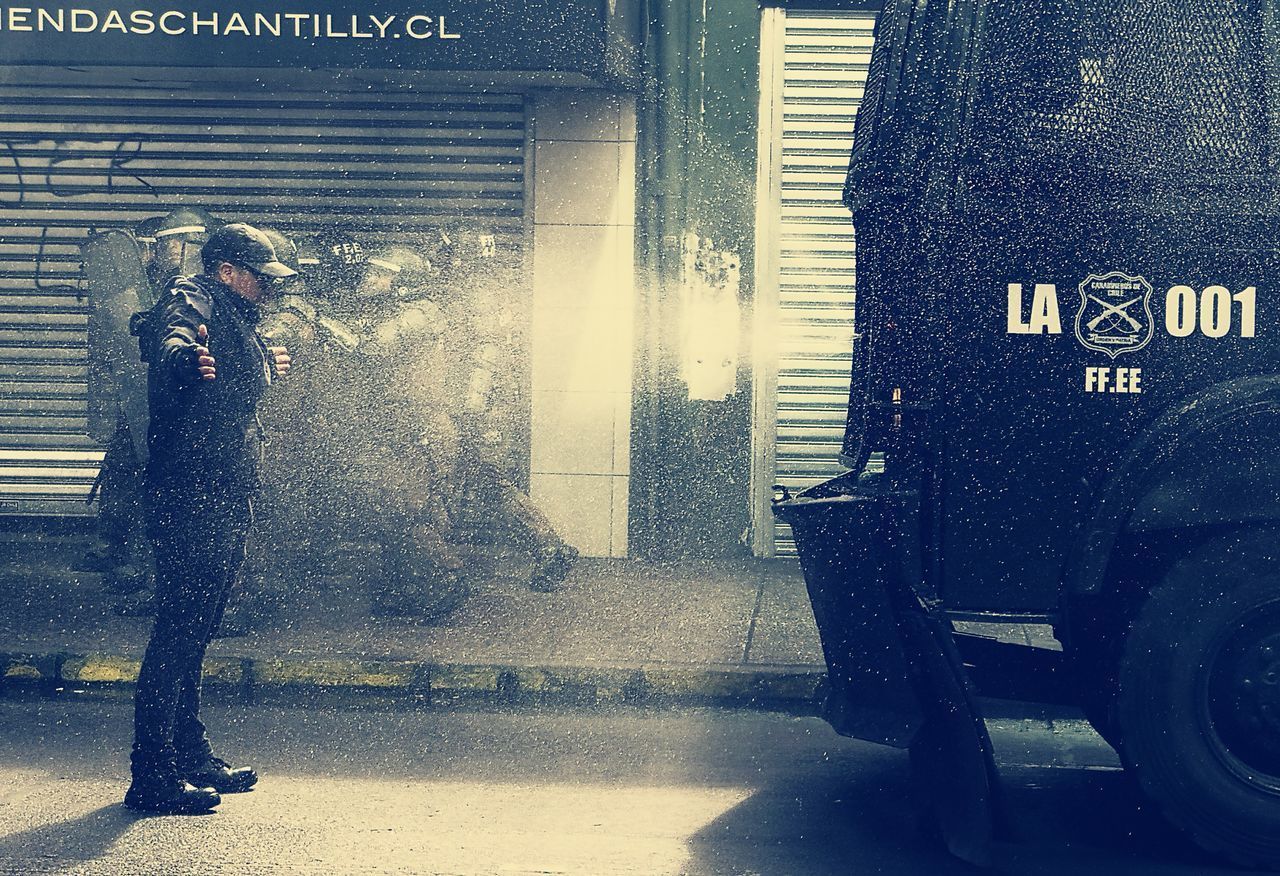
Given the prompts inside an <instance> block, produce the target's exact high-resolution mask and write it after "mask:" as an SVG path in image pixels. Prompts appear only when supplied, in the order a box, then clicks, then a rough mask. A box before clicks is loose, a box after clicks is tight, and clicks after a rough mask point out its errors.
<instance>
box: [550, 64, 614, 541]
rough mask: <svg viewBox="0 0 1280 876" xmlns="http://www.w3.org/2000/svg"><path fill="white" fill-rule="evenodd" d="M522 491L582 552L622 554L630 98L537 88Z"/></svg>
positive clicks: (588, 91) (593, 91)
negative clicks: (527, 450) (526, 479)
mask: <svg viewBox="0 0 1280 876" xmlns="http://www.w3.org/2000/svg"><path fill="white" fill-rule="evenodd" d="M532 136H533V149H532V156H533V167H532V173H533V180H534V185H533V191H534V196H533V200H532V210H531V216H532V236H533V327H532V397H533V415H532V434H533V440H532V446H531V477H530V492H531V495H532V496H533V498H534V500H535V501H536V502H537V503H538V504H539V506H540V507H541V508H542V509H543V510H544V511H545V512H546V514H547V515H548V517H549V518H550V519H551V521H552V523H553V524H554V525H555V526H556V528H557V530H559V532H560V533H561V535H563V536H564V537H565V538H566V539H567V540H569V541H570V542H571V543H572V544H574V545H575V546H576V547H577V548H578V549H579V550H581V551H582V552H583V553H584V554H587V555H589V556H600V557H607V556H614V557H619V556H625V555H626V554H627V520H628V514H627V510H628V497H629V489H630V470H631V469H630V466H631V405H632V394H631V370H632V363H633V350H634V332H633V314H634V309H635V304H636V302H635V281H634V264H635V245H634V241H635V217H636V198H635V192H636V185H635V178H636V172H635V155H636V152H635V140H636V116H635V99H634V98H633V97H632V96H630V95H621V94H616V93H610V92H606V91H597V90H585V89H583V90H545V91H538V92H535V93H534V95H533V117H532Z"/></svg>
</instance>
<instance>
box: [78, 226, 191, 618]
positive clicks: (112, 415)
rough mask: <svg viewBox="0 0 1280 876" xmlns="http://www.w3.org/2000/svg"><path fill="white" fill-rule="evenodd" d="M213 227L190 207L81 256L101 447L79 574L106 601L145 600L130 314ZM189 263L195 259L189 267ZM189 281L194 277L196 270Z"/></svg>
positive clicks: (137, 603) (133, 608) (142, 395)
mask: <svg viewBox="0 0 1280 876" xmlns="http://www.w3.org/2000/svg"><path fill="white" fill-rule="evenodd" d="M214 223H215V220H214V219H212V216H210V215H209V214H207V213H206V211H204V210H200V209H198V207H178V209H175V210H173V211H170V213H169V214H166V215H164V216H151V218H147V219H143V220H142V222H140V223H138V224H137V225H134V228H133V233H132V234H129V233H128V232H123V231H106V232H101V233H97V234H93V236H92V237H91V238H90V239H88V241H87V242H86V245H84V247H83V264H84V277H86V279H87V282H88V287H90V296H91V310H90V320H88V352H90V357H88V396H90V403H88V430H90V434H91V435H92V437H93V438H96V439H97V441H101V442H102V443H104V444H106V453H105V455H104V458H102V465H101V467H100V469H99V476H97V479H96V482H95V485H93V489H92V491H91V493H90V501H93V499H95V498H96V499H97V503H99V514H97V543H96V544H95V546H93V548H91V552H90V556H88V557H87V560H88V564H90V567H93V569H96V570H99V571H101V572H102V574H104V580H102V583H104V587H105V588H106V589H108V590H109V592H111V593H118V594H129V593H134V592H140V590H142V592H146V590H147V588H148V584H150V571H148V570H150V566H151V560H150V546H148V542H147V539H146V538H145V535H143V531H142V516H143V507H142V466H143V465H145V462H146V458H147V450H146V425H147V401H146V371H145V369H143V368H142V364H141V362H140V361H138V357H137V343H136V341H134V339H133V337H132V336H131V334H129V319H131V316H132V314H133V312H137V311H141V310H146V309H148V307H151V305H152V304H155V300H156V295H157V289H159V288H160V286H161V284H163V283H164V280H166V279H168V278H169V277H170V275H173V274H174V273H179V272H180V270H183V269H184V268H189V266H191V265H192V264H196V265H198V254H200V246H201V245H202V243H204V239H205V237H206V233H207V229H209V228H210V227H211V225H212V224H214ZM191 254H193V255H195V261H192V257H191ZM197 272H198V268H197ZM116 608H118V611H120V612H122V613H131V615H141V613H148V612H150V611H151V604H150V597H148V596H147V594H146V593H145V594H143V596H142V597H140V598H125V599H124V601H123V602H122V603H120V604H119V606H116Z"/></svg>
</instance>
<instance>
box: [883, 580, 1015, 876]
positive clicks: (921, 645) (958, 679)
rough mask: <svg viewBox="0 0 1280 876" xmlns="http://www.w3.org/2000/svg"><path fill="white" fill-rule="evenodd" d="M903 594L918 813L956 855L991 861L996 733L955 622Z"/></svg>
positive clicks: (900, 613) (996, 788)
mask: <svg viewBox="0 0 1280 876" xmlns="http://www.w3.org/2000/svg"><path fill="white" fill-rule="evenodd" d="M901 596H902V602H903V603H904V604H903V605H902V607H901V609H900V610H899V611H898V612H897V622H898V632H899V634H900V635H901V637H902V644H903V649H904V651H905V652H906V654H907V659H908V661H909V662H910V663H911V667H912V673H911V686H912V689H913V690H914V692H915V694H916V696H917V697H918V698H919V702H920V706H921V709H922V710H923V712H924V721H923V723H922V724H921V726H920V729H919V730H918V731H917V733H916V736H915V738H914V739H913V740H912V741H911V745H910V746H909V751H910V756H911V770H912V779H913V785H914V790H915V794H916V799H917V801H918V805H919V806H920V808H921V815H922V816H924V817H925V818H927V819H929V820H930V821H931V822H932V823H933V824H935V825H936V826H937V829H938V832H939V833H940V834H941V837H942V840H943V842H944V843H946V846H947V849H948V851H950V852H951V854H953V855H955V856H956V857H957V858H960V859H961V860H964V861H968V862H969V863H971V864H976V865H978V866H983V867H986V866H990V864H991V843H992V840H993V839H994V836H995V827H996V818H997V812H998V796H999V789H1000V785H999V774H998V773H997V771H996V764H995V757H994V754H993V752H992V748H991V737H990V736H989V735H988V734H987V727H986V723H985V722H984V721H983V719H982V713H981V710H980V709H979V708H978V705H977V702H976V701H975V699H974V697H973V695H972V691H971V687H970V684H969V681H968V677H967V675H966V673H965V669H964V664H963V663H962V662H961V660H960V653H959V651H958V649H957V648H956V645H955V642H954V641H953V640H952V637H951V636H952V633H951V623H950V621H948V620H947V619H946V617H945V616H944V615H943V614H942V613H941V612H940V611H937V610H936V609H930V608H928V607H927V606H926V604H925V603H924V602H922V601H921V600H919V598H918V597H917V596H916V595H915V594H914V593H910V594H901ZM895 602H898V600H895ZM911 603H915V607H912V606H911Z"/></svg>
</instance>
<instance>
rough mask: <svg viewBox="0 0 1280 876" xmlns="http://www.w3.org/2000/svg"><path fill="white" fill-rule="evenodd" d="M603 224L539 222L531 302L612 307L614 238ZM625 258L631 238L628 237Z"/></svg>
mask: <svg viewBox="0 0 1280 876" xmlns="http://www.w3.org/2000/svg"><path fill="white" fill-rule="evenodd" d="M623 236H624V232H623V231H621V230H620V229H618V228H615V227H612V226H608V225H538V226H535V227H534V234H533V306H534V307H613V306H616V299H617V298H618V296H619V295H620V294H628V295H629V290H628V292H627V293H624V292H622V291H620V290H619V288H618V276H619V267H618V266H619V262H620V259H622V257H623V256H622V254H620V253H619V252H618V250H619V238H621V237H623ZM626 242H627V245H628V253H627V254H626V255H627V257H628V258H629V257H630V249H631V248H632V247H631V241H630V239H629V238H628V239H627V241H626Z"/></svg>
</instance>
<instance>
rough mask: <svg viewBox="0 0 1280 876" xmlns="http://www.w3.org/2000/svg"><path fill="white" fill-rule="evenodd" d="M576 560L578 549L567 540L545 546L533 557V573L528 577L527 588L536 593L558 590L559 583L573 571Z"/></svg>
mask: <svg viewBox="0 0 1280 876" xmlns="http://www.w3.org/2000/svg"><path fill="white" fill-rule="evenodd" d="M577 561H578V549H577V548H575V547H574V546H573V545H571V544H568V543H567V542H560V543H559V544H551V545H548V546H546V547H545V548H543V550H542V551H540V552H539V553H538V555H537V556H536V557H535V558H534V567H533V574H532V575H531V576H530V577H529V589H530V590H533V591H535V592H538V593H551V592H553V591H556V590H559V589H560V585H561V584H563V583H564V580H565V579H566V578H568V577H569V573H570V572H571V571H573V564H574V563H576V562H577Z"/></svg>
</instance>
